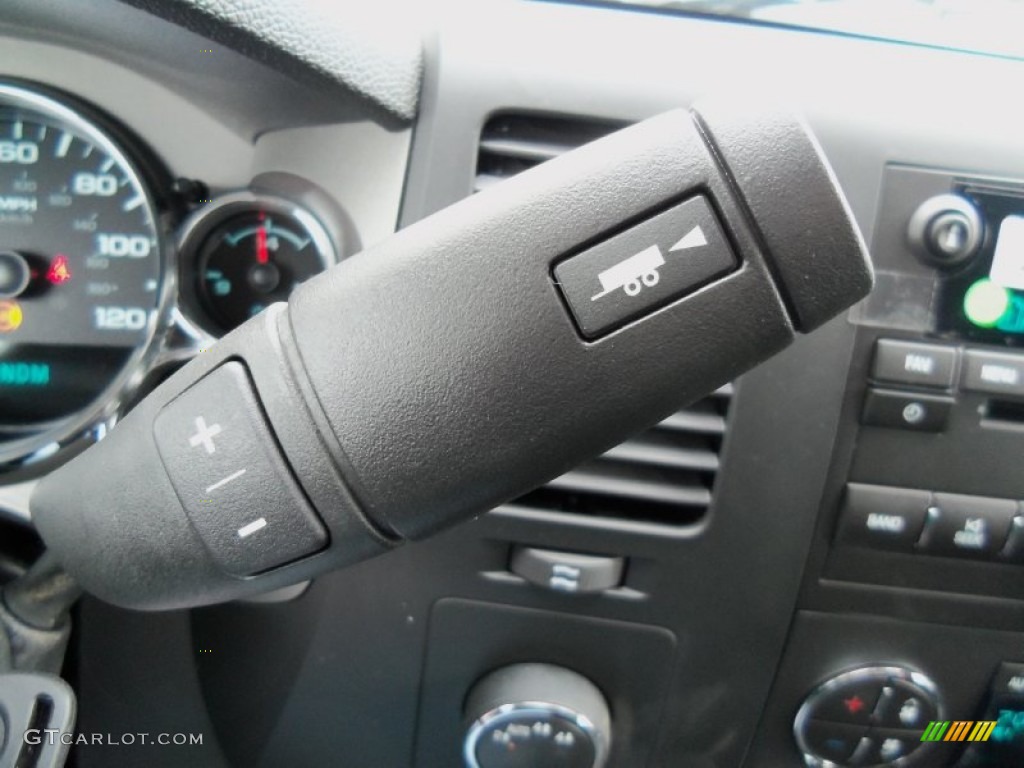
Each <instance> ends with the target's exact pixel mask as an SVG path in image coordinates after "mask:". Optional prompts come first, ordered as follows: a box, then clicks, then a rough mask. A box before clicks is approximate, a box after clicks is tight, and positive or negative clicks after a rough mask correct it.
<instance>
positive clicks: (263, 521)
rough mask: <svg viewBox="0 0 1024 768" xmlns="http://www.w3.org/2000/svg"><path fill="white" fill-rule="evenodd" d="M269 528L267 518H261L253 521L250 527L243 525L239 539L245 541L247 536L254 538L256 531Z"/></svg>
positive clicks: (239, 530)
mask: <svg viewBox="0 0 1024 768" xmlns="http://www.w3.org/2000/svg"><path fill="white" fill-rule="evenodd" d="M266 527H267V518H265V517H261V518H259V519H258V520H253V521H252V522H251V523H249V524H248V525H243V526H242V527H241V528H239V529H238V538H240V539H244V538H246V537H247V536H252V535H253V534H254V533H256V531H259V530H261V529H263V528H266Z"/></svg>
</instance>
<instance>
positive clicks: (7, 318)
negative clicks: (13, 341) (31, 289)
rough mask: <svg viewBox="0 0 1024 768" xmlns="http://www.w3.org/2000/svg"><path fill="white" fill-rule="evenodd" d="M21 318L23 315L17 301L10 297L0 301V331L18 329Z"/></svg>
mask: <svg viewBox="0 0 1024 768" xmlns="http://www.w3.org/2000/svg"><path fill="white" fill-rule="evenodd" d="M23 319H24V315H23V314H22V311H21V305H20V304H18V302H16V301H12V300H10V299H4V300H3V301H0V333H8V332H10V331H16V330H18V328H20V327H21V321H22V320H23Z"/></svg>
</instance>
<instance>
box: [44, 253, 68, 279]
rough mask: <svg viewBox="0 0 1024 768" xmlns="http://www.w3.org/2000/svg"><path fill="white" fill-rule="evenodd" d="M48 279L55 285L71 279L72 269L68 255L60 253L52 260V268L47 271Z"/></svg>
mask: <svg viewBox="0 0 1024 768" xmlns="http://www.w3.org/2000/svg"><path fill="white" fill-rule="evenodd" d="M46 279H47V280H49V281H50V282H51V283H53V284H54V285H60V284H61V283H66V282H67V281H68V280H70V279H71V270H70V269H69V268H68V257H67V256H65V255H64V254H62V253H58V254H57V255H56V256H54V257H53V261H51V262H50V268H49V269H48V270H47V271H46Z"/></svg>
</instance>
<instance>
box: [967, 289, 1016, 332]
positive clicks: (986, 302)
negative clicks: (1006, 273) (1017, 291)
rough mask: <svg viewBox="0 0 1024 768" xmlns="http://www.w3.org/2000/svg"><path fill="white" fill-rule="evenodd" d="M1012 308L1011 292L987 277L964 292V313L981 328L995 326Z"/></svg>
mask: <svg viewBox="0 0 1024 768" xmlns="http://www.w3.org/2000/svg"><path fill="white" fill-rule="evenodd" d="M1009 308H1010V292H1009V291H1008V290H1006V289H1005V288H1003V286H1001V285H996V284H995V283H993V282H992V281H991V280H989V279H987V278H985V279H982V280H979V281H978V282H976V283H975V284H974V285H972V286H971V287H970V288H968V289H967V293H965V294H964V314H966V315H967V319H968V320H970V321H971V322H972V323H974V324H975V325H977V326H978V327H980V328H993V327H994V326H995V325H996V323H998V322H999V318H1001V317H1002V316H1003V315H1004V314H1006V310H1007V309H1009Z"/></svg>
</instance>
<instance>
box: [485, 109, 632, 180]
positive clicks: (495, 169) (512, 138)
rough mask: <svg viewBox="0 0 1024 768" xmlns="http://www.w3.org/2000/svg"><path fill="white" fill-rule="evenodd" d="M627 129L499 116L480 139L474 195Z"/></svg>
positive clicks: (561, 119) (568, 120)
mask: <svg viewBox="0 0 1024 768" xmlns="http://www.w3.org/2000/svg"><path fill="white" fill-rule="evenodd" d="M625 126H626V123H623V122H613V121H606V120H581V119H574V118H564V117H547V116H541V115H518V114H500V115H496V116H494V117H492V118H491V119H490V120H488V121H487V123H486V124H485V125H484V129H483V133H482V134H481V136H480V153H479V155H478V156H477V163H476V180H475V183H474V185H473V191H474V192H479V191H480V190H482V189H486V188H487V187H489V186H491V185H492V184H496V183H498V182H499V181H502V180H504V179H507V178H509V177H511V176H515V175H516V174H517V173H519V172H521V171H525V170H527V169H528V168H532V167H533V166H535V165H539V164H540V163H543V162H544V161H545V160H550V159H551V158H553V157H557V156H558V155H560V154H562V153H563V152H568V151H569V150H570V149H575V148H576V147H579V146H581V145H583V144H586V143H587V142H588V141H593V140H594V139H599V138H601V137H602V136H605V135H607V134H609V133H612V132H613V131H616V130H618V129H619V128H624V127H625Z"/></svg>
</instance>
